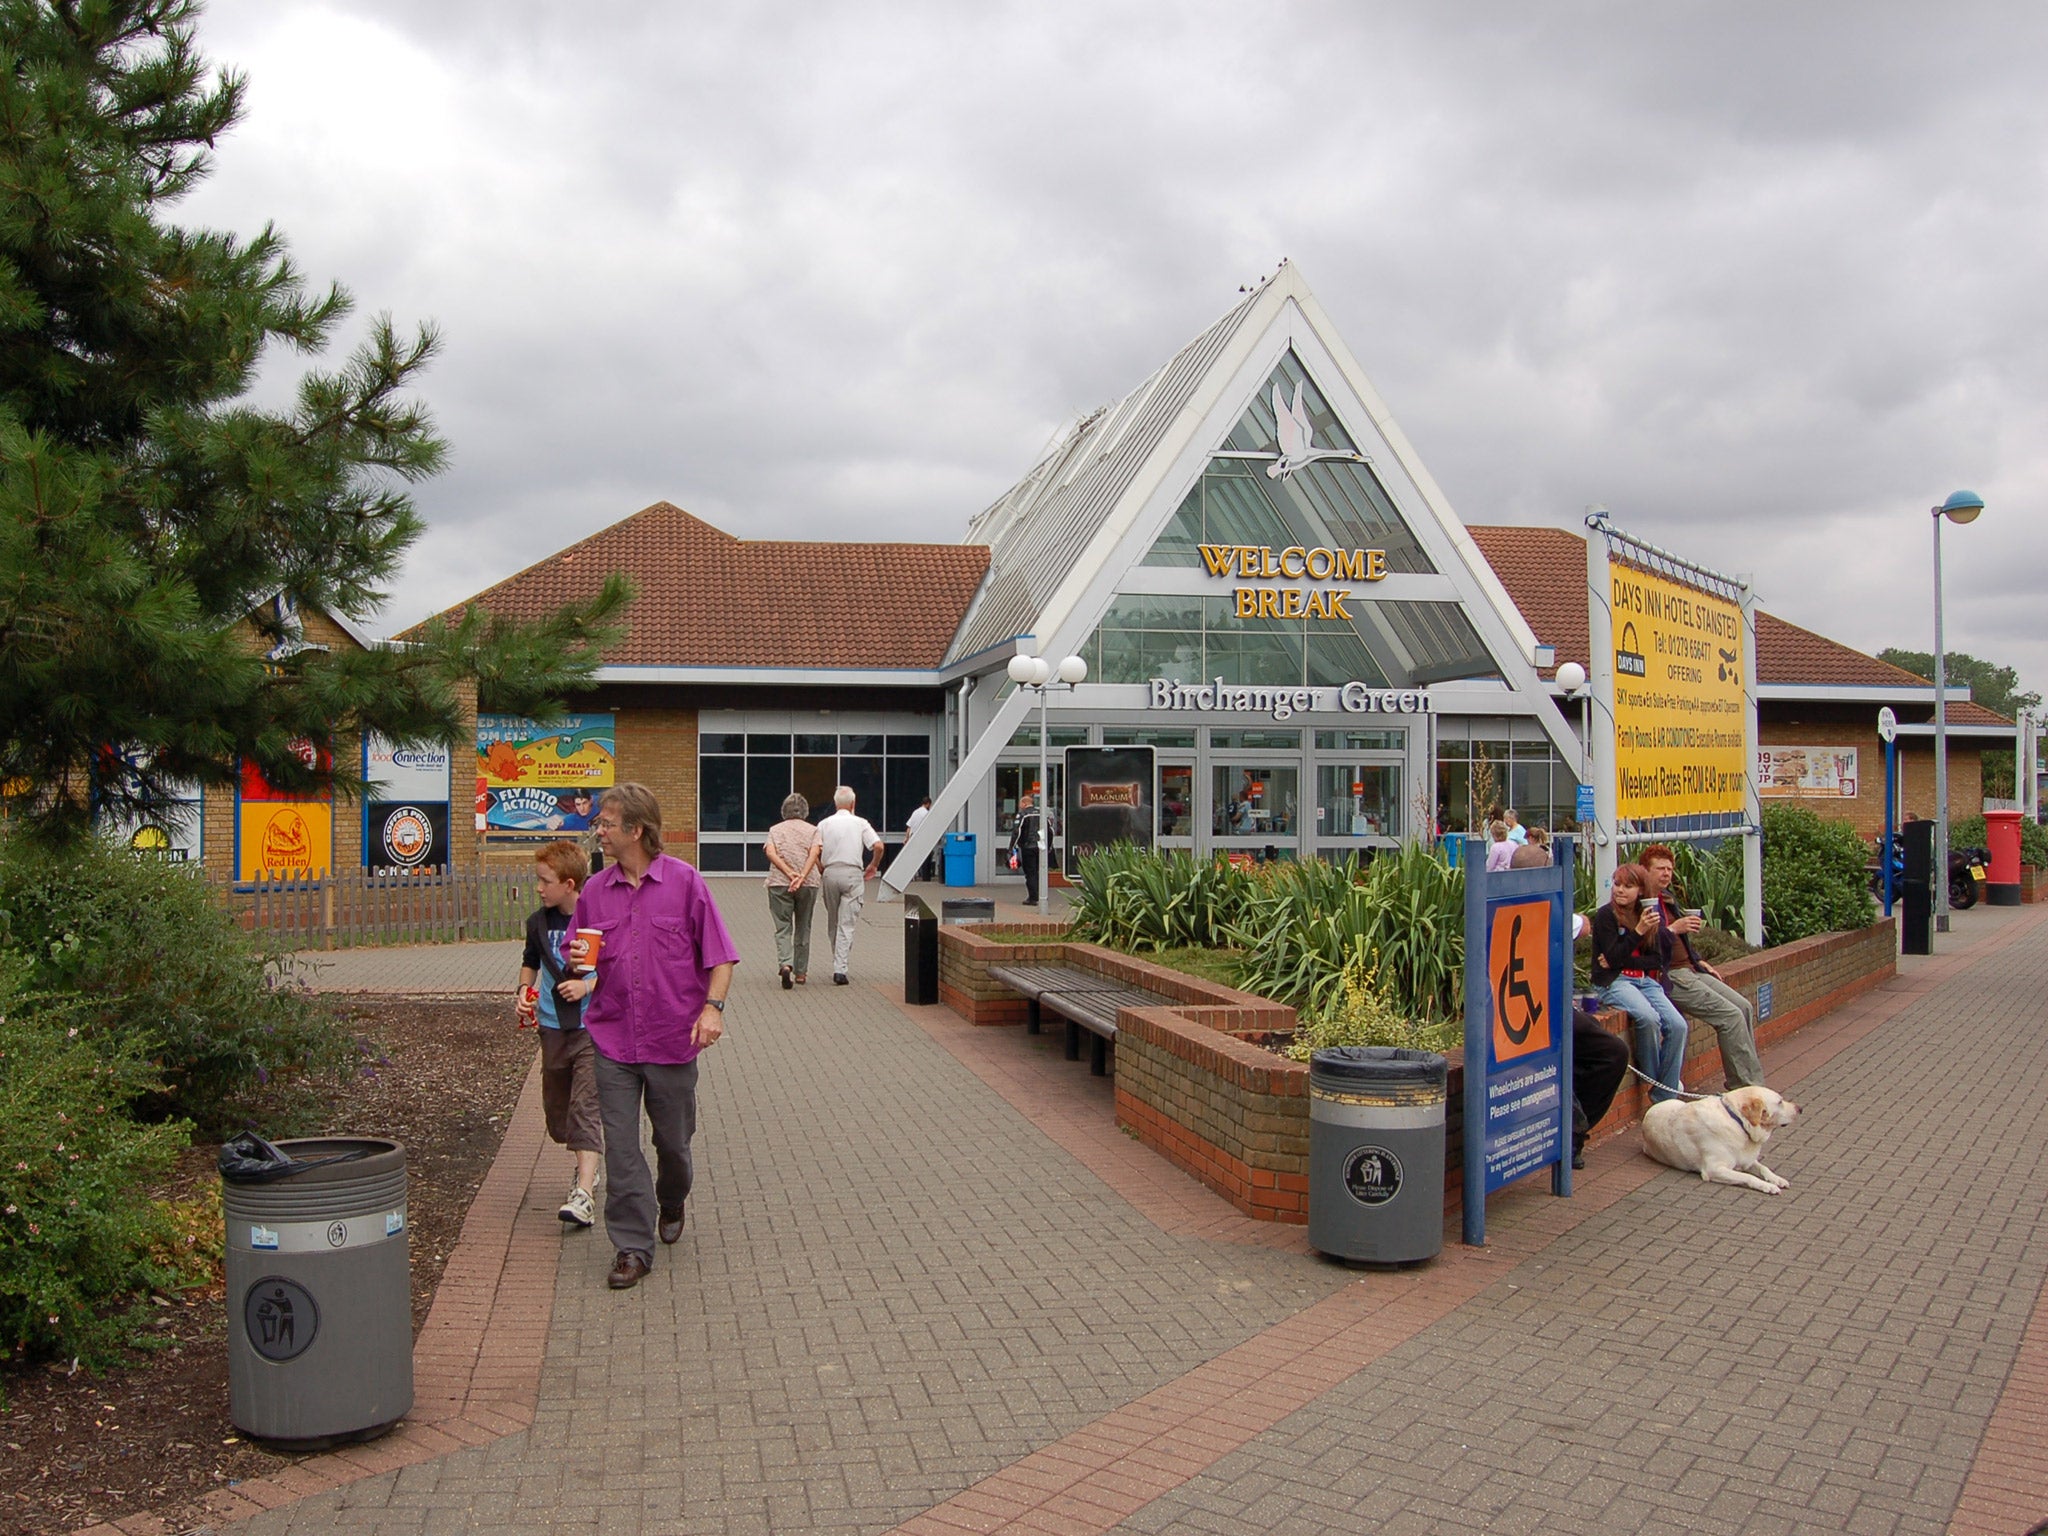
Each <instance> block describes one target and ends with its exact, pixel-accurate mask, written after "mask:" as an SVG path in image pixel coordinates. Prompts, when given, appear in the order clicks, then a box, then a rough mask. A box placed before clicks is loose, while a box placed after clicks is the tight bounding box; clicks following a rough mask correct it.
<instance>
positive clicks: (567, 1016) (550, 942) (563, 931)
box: [519, 907, 583, 1029]
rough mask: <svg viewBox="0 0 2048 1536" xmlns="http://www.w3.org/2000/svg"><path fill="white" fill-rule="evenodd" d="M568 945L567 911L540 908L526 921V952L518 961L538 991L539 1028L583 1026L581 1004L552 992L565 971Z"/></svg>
mask: <svg viewBox="0 0 2048 1536" xmlns="http://www.w3.org/2000/svg"><path fill="white" fill-rule="evenodd" d="M568 947H569V914H568V913H567V912H557V911H556V910H555V909H554V908H553V907H542V908H541V909H540V910H539V911H538V912H536V913H534V914H533V916H531V917H529V918H528V919H527V920H526V953H525V954H524V955H522V956H521V957H520V960H519V963H520V965H521V966H523V967H525V968H526V969H528V970H531V971H532V972H534V981H533V984H534V986H535V988H537V989H538V990H539V992H540V1001H539V1005H538V1007H537V1009H536V1017H537V1018H538V1019H539V1021H540V1027H541V1028H542V1029H581V1028H582V1027H583V1005H582V1004H581V1003H572V1002H569V1001H567V1000H565V999H563V998H561V997H558V996H556V995H555V983H556V982H557V981H559V980H561V979H562V977H564V976H566V975H568V974H569V957H568V955H567V953H566V951H567V950H568ZM544 958H545V962H546V963H544Z"/></svg>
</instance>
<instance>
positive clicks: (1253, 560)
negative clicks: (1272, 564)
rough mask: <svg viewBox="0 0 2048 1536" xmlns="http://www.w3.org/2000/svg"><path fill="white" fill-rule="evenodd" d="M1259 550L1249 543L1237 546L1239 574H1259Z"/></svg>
mask: <svg viewBox="0 0 2048 1536" xmlns="http://www.w3.org/2000/svg"><path fill="white" fill-rule="evenodd" d="M1259 553H1260V552H1259V551H1258V550H1256V549H1254V548H1253V547H1252V546H1251V545H1249V544H1240V545H1238V546H1237V574H1238V575H1240V576H1256V575H1258V574H1259Z"/></svg>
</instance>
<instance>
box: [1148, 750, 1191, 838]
mask: <svg viewBox="0 0 2048 1536" xmlns="http://www.w3.org/2000/svg"><path fill="white" fill-rule="evenodd" d="M1155 788H1156V792H1157V794H1158V797H1159V798H1158V802H1157V803H1158V806H1159V828H1158V837H1159V846H1160V847H1162V848H1189V849H1192V848H1193V847H1194V846H1195V765H1194V763H1193V761H1192V760H1189V761H1184V762H1177V763H1176V762H1168V761H1167V760H1166V759H1165V758H1163V757H1162V758H1160V759H1159V782H1158V784H1157V785H1156V786H1155Z"/></svg>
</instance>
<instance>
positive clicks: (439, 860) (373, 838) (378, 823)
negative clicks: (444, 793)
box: [363, 800, 448, 875]
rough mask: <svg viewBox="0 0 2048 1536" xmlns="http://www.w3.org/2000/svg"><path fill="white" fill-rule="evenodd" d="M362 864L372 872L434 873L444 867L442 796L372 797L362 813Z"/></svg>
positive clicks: (445, 808)
mask: <svg viewBox="0 0 2048 1536" xmlns="http://www.w3.org/2000/svg"><path fill="white" fill-rule="evenodd" d="M363 867H364V868H365V869H367V870H369V871H370V873H371V874H373V875H438V874H440V873H442V872H443V871H444V870H446V869H447V867H448V802H447V801H446V800H372V801H370V802H369V804H368V805H367V806H366V807H365V814H364V817H363Z"/></svg>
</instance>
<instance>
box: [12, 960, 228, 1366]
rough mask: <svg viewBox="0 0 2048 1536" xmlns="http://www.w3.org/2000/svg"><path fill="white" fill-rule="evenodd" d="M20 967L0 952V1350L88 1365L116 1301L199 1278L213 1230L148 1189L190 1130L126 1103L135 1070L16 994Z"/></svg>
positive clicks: (120, 1327) (138, 1083) (128, 1319)
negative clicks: (139, 1113) (151, 1121)
mask: <svg viewBox="0 0 2048 1536" xmlns="http://www.w3.org/2000/svg"><path fill="white" fill-rule="evenodd" d="M27 969H28V967H27V966H26V965H25V964H24V963H22V962H21V961H20V960H19V959H10V960H0V1346H4V1347H5V1348H6V1349H7V1350H8V1351H10V1352H11V1353H14V1354H15V1355H17V1356H45V1355H54V1356H57V1357H59V1358H64V1357H70V1356H76V1357H77V1358H79V1359H80V1360H82V1361H84V1362H86V1363H87V1364H91V1365H97V1364H102V1363H105V1362H107V1361H109V1360H110V1359H112V1358H113V1357H114V1355H116V1354H117V1353H118V1351H119V1349H120V1347H121V1345H122V1344H124V1343H126V1342H129V1341H130V1340H131V1339H132V1338H133V1337H134V1333H135V1329H134V1319H133V1315H132V1310H131V1308H130V1307H129V1306H128V1305H126V1304H127V1303H129V1302H131V1301H132V1300H134V1299H135V1298H136V1297H137V1296H138V1294H139V1293H140V1292H142V1291H143V1290H145V1289H148V1288H151V1287H155V1288H162V1289H167V1288H171V1287H174V1286H177V1285H179V1284H181V1283H185V1282H188V1281H190V1280H191V1279H195V1278H198V1277H199V1273H202V1272H203V1271H204V1270H205V1269H206V1268H207V1267H208V1266H207V1264H206V1263H205V1262H203V1261H205V1260H210V1259H211V1258H212V1257H213V1256H215V1255H216V1254H217V1253H218V1243H219V1238H218V1237H217V1236H214V1235H212V1233H211V1231H208V1232H207V1233H206V1235H205V1236H202V1235H201V1231H200V1229H199V1227H198V1224H197V1221H196V1219H195V1218H193V1217H192V1216H191V1215H190V1214H189V1213H178V1212H174V1211H173V1210H171V1209H170V1208H168V1207H166V1206H163V1205H160V1204H158V1203H157V1202H155V1201H153V1200H151V1199H150V1198H149V1196H148V1194H147V1193H146V1191H147V1189H148V1188H149V1186H150V1184H151V1182H152V1181H154V1180H156V1179H159V1178H161V1177H162V1175H163V1174H164V1173H165V1172H166V1171H167V1170H168V1169H169V1168H170V1166H171V1164H172V1162H173V1161H174V1160H175V1159H176V1157H177V1155H178V1149H179V1148H180V1147H182V1146H183V1145H184V1144H185V1142H186V1140H187V1138H188V1136H189V1134H190V1127H188V1126H186V1125H184V1124H182V1123H180V1122H177V1121H168V1122H165V1123H163V1124H160V1125H152V1126H142V1125H137V1124H136V1123H135V1122H134V1121H133V1120H131V1119H130V1118H129V1117H128V1115H127V1114H126V1113H125V1112H124V1107H123V1106H124V1105H125V1104H126V1102H127V1101H128V1100H129V1099H131V1098H133V1097H134V1096H135V1095H136V1094H138V1093H142V1092H145V1091H146V1090H147V1089H148V1088H149V1086H150V1076H149V1072H148V1069H147V1067H146V1065H145V1064H144V1063H143V1061H142V1060H141V1058H140V1057H139V1056H138V1055H137V1054H136V1053H135V1052H134V1051H133V1050H132V1049H128V1048H126V1047H125V1046H124V1045H123V1044H122V1042H121V1041H119V1040H118V1039H117V1038H116V1039H107V1040H101V1041H98V1042H94V1041H91V1040H89V1039H88V1038H87V1037H86V1034H85V1032H84V1031H83V1030H82V1029H81V1028H80V1026H79V1024H78V1022H77V1018H78V1014H79V1012H80V1010H79V1008H78V1006H77V1005H76V1004H73V1003H61V1002H52V1001H51V1000H49V999H39V998H36V997H34V996H33V995H29V994H26V993H25V992H24V990H23V987H22V982H23V979H24V977H25V974H26V972H27ZM216 1225H217V1223H216ZM195 1260H197V1261H201V1262H197V1263H195V1262H194V1261H195Z"/></svg>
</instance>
